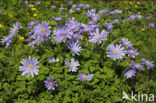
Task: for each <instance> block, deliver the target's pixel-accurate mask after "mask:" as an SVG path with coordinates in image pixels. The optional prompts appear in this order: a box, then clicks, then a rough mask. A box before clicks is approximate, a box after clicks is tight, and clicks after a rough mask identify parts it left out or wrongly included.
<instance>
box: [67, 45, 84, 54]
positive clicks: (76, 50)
mask: <svg viewBox="0 0 156 103" xmlns="http://www.w3.org/2000/svg"><path fill="white" fill-rule="evenodd" d="M68 48H69V49H70V51H71V52H72V54H73V55H75V54H77V55H79V53H80V52H81V50H82V48H81V47H80V46H79V44H78V43H71V44H69V46H68Z"/></svg>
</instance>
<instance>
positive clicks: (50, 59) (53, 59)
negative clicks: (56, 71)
mask: <svg viewBox="0 0 156 103" xmlns="http://www.w3.org/2000/svg"><path fill="white" fill-rule="evenodd" d="M58 61H59V58H55V57H53V58H49V60H48V63H55V62H58Z"/></svg>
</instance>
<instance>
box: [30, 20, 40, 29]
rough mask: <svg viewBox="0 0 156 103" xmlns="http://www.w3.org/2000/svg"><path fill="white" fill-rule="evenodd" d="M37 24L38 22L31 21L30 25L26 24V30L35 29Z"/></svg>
mask: <svg viewBox="0 0 156 103" xmlns="http://www.w3.org/2000/svg"><path fill="white" fill-rule="evenodd" d="M38 23H39V22H38V21H31V22H30V24H28V28H32V27H35V26H36V25H37V24H38Z"/></svg>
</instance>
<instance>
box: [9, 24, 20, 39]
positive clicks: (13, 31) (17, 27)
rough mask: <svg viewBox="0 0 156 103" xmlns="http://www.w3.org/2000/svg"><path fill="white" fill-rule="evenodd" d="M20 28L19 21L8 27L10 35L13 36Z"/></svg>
mask: <svg viewBox="0 0 156 103" xmlns="http://www.w3.org/2000/svg"><path fill="white" fill-rule="evenodd" d="M20 28H21V24H20V23H19V22H16V24H13V27H12V28H10V35H11V36H14V35H15V34H16V33H17V32H18V31H19V29H20Z"/></svg>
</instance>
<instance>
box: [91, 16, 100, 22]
mask: <svg viewBox="0 0 156 103" xmlns="http://www.w3.org/2000/svg"><path fill="white" fill-rule="evenodd" d="M100 17H101V16H100V15H99V14H93V15H92V20H93V21H94V22H97V21H98V20H99V19H100Z"/></svg>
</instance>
